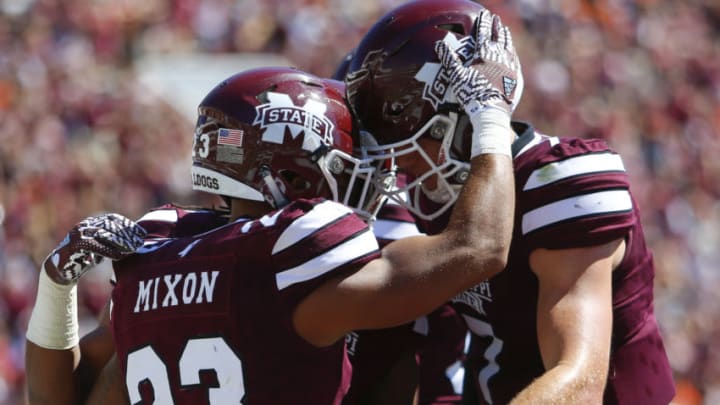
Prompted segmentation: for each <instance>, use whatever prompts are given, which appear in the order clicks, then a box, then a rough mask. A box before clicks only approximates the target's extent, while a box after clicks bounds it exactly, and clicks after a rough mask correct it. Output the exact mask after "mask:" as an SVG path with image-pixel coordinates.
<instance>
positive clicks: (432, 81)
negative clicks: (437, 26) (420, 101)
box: [415, 33, 475, 110]
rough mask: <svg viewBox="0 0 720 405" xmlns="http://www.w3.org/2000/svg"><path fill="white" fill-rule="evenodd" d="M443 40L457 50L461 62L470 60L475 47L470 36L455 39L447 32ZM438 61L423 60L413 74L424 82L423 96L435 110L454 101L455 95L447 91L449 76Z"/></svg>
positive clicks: (416, 78)
mask: <svg viewBox="0 0 720 405" xmlns="http://www.w3.org/2000/svg"><path fill="white" fill-rule="evenodd" d="M443 41H444V42H445V43H446V44H448V45H450V47H451V48H452V49H454V50H457V51H458V55H459V56H460V60H462V62H463V63H467V61H469V60H471V59H472V57H473V53H474V49H475V40H474V39H473V38H472V37H470V36H467V37H463V38H460V39H457V38H456V37H455V35H453V34H451V33H448V34H447V35H446V36H445V38H443ZM440 66H441V65H440V62H425V64H424V65H423V67H422V68H420V70H418V72H417V74H415V80H417V81H419V82H423V83H425V88H424V89H423V98H424V99H425V100H427V101H429V102H430V104H432V106H433V108H435V109H436V110H437V109H438V106H439V105H440V104H442V103H445V102H449V103H454V102H456V100H455V96H454V94H453V92H452V91H447V90H448V89H449V88H450V76H449V75H447V74H446V73H445V71H444V70H443V69H440Z"/></svg>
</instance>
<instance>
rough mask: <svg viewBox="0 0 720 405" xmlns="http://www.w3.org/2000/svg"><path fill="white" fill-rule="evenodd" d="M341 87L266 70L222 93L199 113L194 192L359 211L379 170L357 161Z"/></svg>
mask: <svg viewBox="0 0 720 405" xmlns="http://www.w3.org/2000/svg"><path fill="white" fill-rule="evenodd" d="M344 89H345V86H344V84H343V83H342V82H338V81H333V80H329V79H320V78H317V77H315V76H313V75H310V74H308V73H304V72H301V71H299V70H297V69H293V68H286V67H277V68H259V69H253V70H248V71H245V72H241V73H238V74H236V75H234V76H232V77H230V78H228V79H227V80H225V81H223V82H222V83H220V84H219V85H218V86H216V87H215V88H214V89H213V90H212V91H210V93H209V94H208V95H207V96H206V97H205V99H204V100H202V102H201V103H200V106H199V107H198V120H197V125H196V128H195V137H194V141H193V149H192V159H193V166H192V183H193V189H196V190H202V191H206V192H209V193H214V194H219V195H222V196H227V197H232V198H240V199H248V200H255V201H263V200H264V201H267V202H268V203H270V205H272V206H273V207H276V208H278V207H282V206H283V205H285V204H286V203H287V202H289V201H291V200H294V199H297V198H315V197H326V198H329V199H333V200H335V201H339V202H342V203H344V204H346V205H349V206H352V207H353V208H359V207H360V205H363V202H364V201H366V200H368V198H366V197H367V196H368V194H369V192H370V188H369V184H370V183H369V181H370V177H371V174H372V171H373V170H372V168H371V167H366V166H364V165H363V162H361V161H360V160H358V159H355V158H353V157H352V156H351V153H352V149H353V142H352V132H353V130H354V125H353V119H352V116H351V114H350V111H349V109H348V107H347V104H346V103H345V100H344V98H343V92H344Z"/></svg>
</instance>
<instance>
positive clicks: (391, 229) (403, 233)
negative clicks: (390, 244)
mask: <svg viewBox="0 0 720 405" xmlns="http://www.w3.org/2000/svg"><path fill="white" fill-rule="evenodd" d="M373 232H374V233H375V236H376V237H377V238H378V239H388V240H398V239H402V238H407V237H409V236H417V235H423V233H422V232H420V230H419V229H418V228H417V225H415V224H413V223H410V222H402V221H393V220H390V219H378V220H376V221H375V223H373Z"/></svg>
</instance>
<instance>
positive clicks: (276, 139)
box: [253, 92, 334, 152]
mask: <svg viewBox="0 0 720 405" xmlns="http://www.w3.org/2000/svg"><path fill="white" fill-rule="evenodd" d="M267 97H268V100H269V102H268V103H266V104H261V105H259V106H257V107H255V111H256V116H255V121H253V125H260V127H261V128H262V129H264V132H263V135H262V140H263V142H271V143H277V144H282V143H283V141H284V137H285V129H286V128H287V129H289V130H290V134H291V136H292V138H293V139H295V138H297V137H298V135H300V133H304V138H303V143H302V148H303V150H306V151H308V152H314V151H315V150H316V149H317V148H318V147H320V146H321V145H326V146H330V145H332V140H333V136H332V133H333V129H334V125H333V123H332V121H330V119H328V118H327V116H325V110H326V109H327V106H326V105H325V104H323V103H321V102H319V101H316V100H307V101H306V102H305V105H304V106H302V107H298V106H296V105H295V103H293V101H292V99H290V96H289V95H287V94H282V93H273V92H268V93H267Z"/></svg>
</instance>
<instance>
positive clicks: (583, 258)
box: [513, 240, 625, 404]
mask: <svg viewBox="0 0 720 405" xmlns="http://www.w3.org/2000/svg"><path fill="white" fill-rule="evenodd" d="M624 252H625V242H624V241H623V240H615V241H612V242H609V243H607V244H604V245H599V246H593V247H588V248H576V249H561V250H548V249H538V250H536V251H534V252H533V253H532V254H531V256H530V258H531V265H532V268H533V271H534V272H535V274H536V275H537V276H538V282H539V297H540V298H539V301H538V315H537V328H538V330H537V333H538V343H539V345H540V352H541V354H542V359H543V363H544V364H545V368H546V370H547V372H546V373H545V374H543V375H542V376H541V377H540V378H538V379H536V380H535V381H534V382H533V383H532V384H531V385H530V386H528V387H527V388H526V389H525V390H523V391H522V392H521V393H519V394H518V396H517V397H516V398H515V399H514V400H513V404H531V403H532V404H577V403H601V402H602V397H603V391H604V388H605V383H606V380H607V373H608V364H609V356H610V338H611V332H612V323H613V317H612V270H613V268H614V266H615V264H616V263H619V261H620V260H621V259H622V257H623V256H624Z"/></svg>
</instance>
